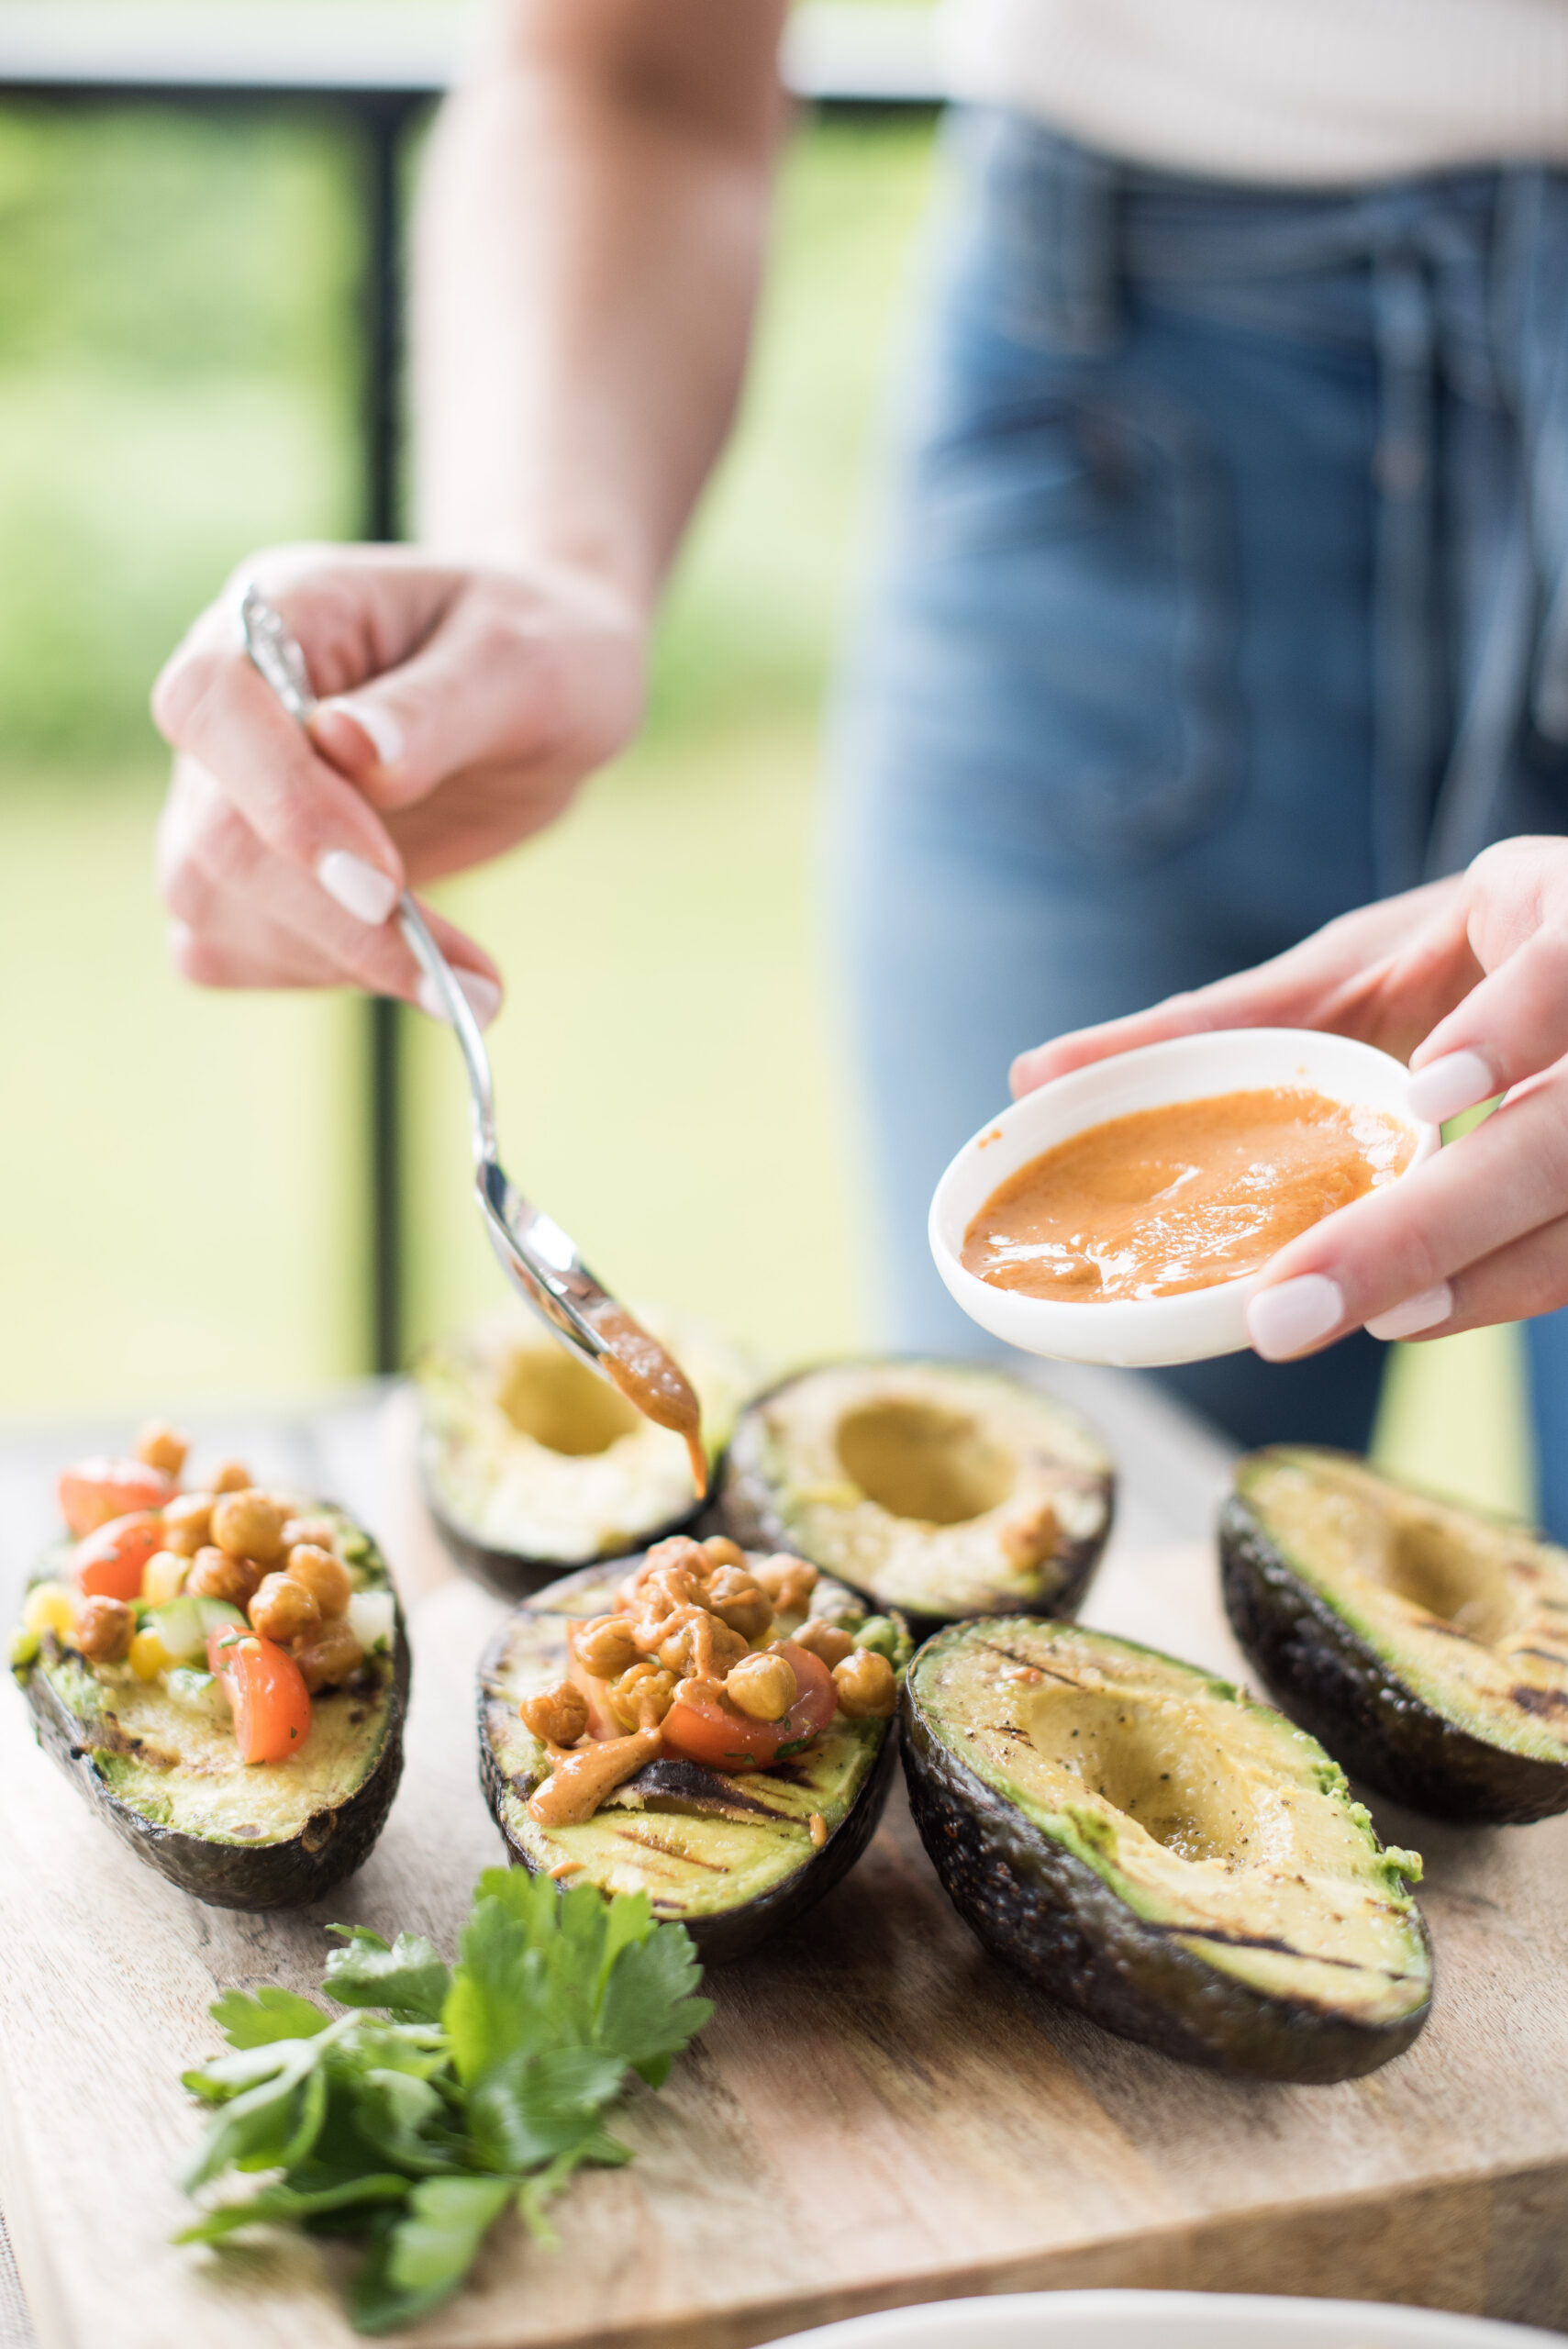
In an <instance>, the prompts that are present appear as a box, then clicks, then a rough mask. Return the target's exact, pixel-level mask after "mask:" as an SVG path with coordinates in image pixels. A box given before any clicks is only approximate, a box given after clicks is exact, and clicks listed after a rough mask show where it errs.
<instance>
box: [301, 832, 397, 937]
mask: <svg viewBox="0 0 1568 2349" xmlns="http://www.w3.org/2000/svg"><path fill="white" fill-rule="evenodd" d="M316 877H317V880H318V881H319V882H320V884H321V885H322V887H323V888H324V889H325V890H326V892H327V895H328V896H329V897H333V898H335V899H336V900H337V902H338V904H339V905H340V906H341V907H342V908H343V911H344V912H345V913H346V914H352V915H353V917H354V919H355V920H356V921H362V922H368V923H369V924H370V926H371V928H372V929H373V930H379V929H380V928H381V925H382V923H383V922H384V921H385V919H386V918H387V916H388V915H389V914H390V913H391V911H392V908H393V907H394V906H395V904H396V903H397V884H396V882H395V881H393V880H390V879H389V878H388V876H387V875H386V874H384V873H382V872H379V871H378V870H377V868H376V867H375V866H374V865H373V864H367V863H365V860H364V858H363V857H362V856H350V853H349V852H348V850H347V849H346V848H332V849H328V852H327V853H326V855H325V856H324V857H323V858H322V859H321V861H320V863H318V864H317V868H316Z"/></svg>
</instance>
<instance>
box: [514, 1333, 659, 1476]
mask: <svg viewBox="0 0 1568 2349" xmlns="http://www.w3.org/2000/svg"><path fill="white" fill-rule="evenodd" d="M496 1401H497V1402H498V1403H499V1405H500V1407H501V1409H502V1410H503V1411H504V1412H505V1413H506V1418H507V1419H509V1420H510V1422H511V1424H512V1426H513V1427H515V1428H516V1429H517V1433H518V1434H519V1435H526V1436H531V1437H532V1438H533V1441H534V1442H535V1443H539V1444H542V1445H543V1446H544V1448H545V1450H546V1451H547V1452H555V1453H562V1455H563V1456H564V1457H565V1458H566V1459H568V1460H585V1459H591V1458H593V1457H595V1455H596V1454H598V1453H604V1452H607V1451H608V1450H609V1448H610V1446H611V1444H612V1443H618V1442H620V1439H621V1438H622V1436H626V1435H632V1434H635V1432H636V1431H637V1426H638V1416H639V1415H638V1413H637V1412H636V1410H634V1408H632V1406H631V1404H629V1403H628V1401H627V1399H626V1397H625V1396H624V1395H621V1394H619V1393H617V1390H616V1388H615V1387H613V1386H606V1385H605V1384H604V1381H603V1380H602V1379H598V1378H595V1375H594V1374H593V1372H592V1371H591V1370H590V1369H588V1367H587V1365H586V1364H584V1363H581V1362H579V1361H577V1359H576V1358H575V1356H574V1355H572V1354H569V1353H563V1352H562V1350H561V1349H560V1348H559V1347H552V1348H551V1349H550V1352H549V1353H544V1352H542V1351H540V1350H539V1349H538V1348H530V1349H529V1350H528V1352H526V1353H523V1352H518V1353H515V1354H514V1355H513V1356H512V1358H511V1361H510V1362H509V1363H508V1364H507V1365H506V1371H505V1373H504V1375H503V1377H502V1381H501V1386H500V1391H499V1393H498V1394H497V1397H496Z"/></svg>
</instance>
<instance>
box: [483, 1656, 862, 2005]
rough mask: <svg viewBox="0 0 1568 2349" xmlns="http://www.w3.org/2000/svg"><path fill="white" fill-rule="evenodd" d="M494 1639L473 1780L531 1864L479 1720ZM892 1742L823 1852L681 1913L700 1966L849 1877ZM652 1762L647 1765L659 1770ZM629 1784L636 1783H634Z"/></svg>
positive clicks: (764, 1936) (747, 1944)
mask: <svg viewBox="0 0 1568 2349" xmlns="http://www.w3.org/2000/svg"><path fill="white" fill-rule="evenodd" d="M501 1647H502V1641H501V1639H500V1638H499V1637H498V1638H497V1639H496V1640H495V1642H493V1643H492V1647H491V1649H490V1651H489V1652H488V1653H486V1655H485V1658H484V1662H483V1663H482V1664H481V1665H480V1673H479V1785H480V1789H481V1792H482V1793H483V1794H484V1800H485V1802H486V1804H487V1805H488V1807H489V1811H490V1816H491V1818H492V1819H494V1820H495V1824H496V1826H497V1827H498V1828H499V1829H500V1831H501V1836H502V1840H503V1842H505V1843H506V1856H507V1858H508V1859H509V1860H510V1862H511V1865H513V1866H514V1867H523V1868H528V1867H530V1863H529V1860H528V1854H527V1853H526V1852H524V1851H523V1850H522V1849H521V1847H520V1846H519V1845H518V1844H517V1843H515V1842H513V1841H512V1838H511V1837H510V1835H508V1834H507V1832H506V1815H505V1811H504V1809H503V1801H504V1798H505V1797H506V1794H507V1793H508V1791H509V1783H508V1781H507V1779H506V1775H505V1773H504V1772H503V1770H502V1769H501V1766H500V1765H499V1763H498V1762H497V1761H496V1759H495V1749H494V1747H493V1746H492V1745H491V1742H490V1740H489V1737H488V1736H487V1734H486V1723H485V1718H484V1712H485V1705H486V1702H487V1699H486V1696H485V1683H486V1681H487V1680H488V1679H489V1677H490V1676H491V1675H492V1674H493V1672H494V1670H495V1665H496V1663H498V1661H499V1657H500V1653H501ZM897 1746H898V1724H897V1722H896V1720H894V1721H890V1722H889V1724H888V1731H887V1735H886V1736H885V1737H884V1740H883V1742H882V1751H881V1753H879V1754H878V1755H877V1758H876V1765H875V1767H874V1768H873V1770H872V1772H871V1775H870V1776H869V1777H868V1778H867V1779H866V1782H865V1784H864V1786H863V1787H862V1788H861V1790H860V1793H859V1794H858V1795H857V1796H856V1797H855V1801H854V1807H853V1809H851V1812H850V1815H849V1817H848V1818H847V1819H846V1820H845V1821H844V1823H843V1825H842V1826H841V1827H840V1829H839V1831H838V1833H837V1834H836V1835H832V1836H830V1837H829V1838H828V1842H827V1843H826V1844H825V1845H824V1846H823V1848H822V1850H821V1851H820V1852H818V1853H817V1854H815V1855H814V1856H813V1857H812V1858H811V1859H809V1860H806V1862H805V1863H804V1864H803V1865H801V1866H800V1867H798V1868H796V1870H795V1874H794V1875H793V1876H785V1878H784V1882H783V1883H782V1884H775V1885H773V1887H771V1888H770V1889H769V1890H768V1891H766V1892H764V1893H762V1895H761V1896H760V1898H757V1899H755V1900H749V1901H747V1902H745V1903H744V1904H743V1905H742V1906H741V1907H740V1908H737V1909H726V1910H725V1911H723V1912H722V1913H721V1914H720V1915H717V1916H713V1917H683V1918H681V1919H680V1920H678V1921H679V1922H680V1923H681V1924H683V1925H684V1927H685V1929H686V1931H687V1932H688V1933H690V1935H691V1937H692V1940H693V1942H694V1943H695V1946H696V1952H697V1955H698V1956H699V1957H700V1958H701V1959H702V1961H703V1964H704V1965H728V1964H729V1963H730V1961H731V1960H732V1959H734V1958H738V1957H745V1956H747V1955H748V1954H749V1953H750V1952H751V1951H752V1950H754V1949H755V1948H756V1947H757V1945H758V1943H761V1942H764V1941H767V1940H769V1939H771V1937H772V1936H773V1934H774V1933H777V1932H782V1931H783V1930H784V1926H785V1925H789V1924H793V1923H794V1921H795V1919H796V1918H797V1917H802V1916H804V1915H805V1913H806V1910H807V1909H814V1908H815V1907H816V1905H817V1902H818V1901H819V1900H821V1899H823V1898H825V1897H826V1895H827V1894H828V1893H829V1892H831V1891H832V1889H833V1887H834V1886H835V1885H836V1884H838V1883H840V1881H841V1880H842V1878H843V1877H845V1876H848V1874H849V1872H850V1870H851V1868H852V1867H853V1866H854V1865H855V1862H856V1861H857V1860H858V1859H859V1858H860V1857H861V1854H862V1853H863V1852H864V1850H865V1848H866V1845H867V1844H868V1843H869V1842H871V1839H872V1837H873V1835H874V1834H875V1832H876V1831H877V1827H878V1824H879V1823H880V1821H881V1819H882V1814H883V1810H884V1807H885V1805H886V1802H887V1793H888V1788H889V1787H891V1785H892V1783H893V1757H894V1755H895V1752H896V1751H897ZM658 1766H659V1765H657V1764H654V1765H653V1767H654V1768H655V1769H657V1768H658ZM632 1784H633V1785H634V1786H635V1785H636V1784H637V1780H636V1779H634V1780H633V1781H632Z"/></svg>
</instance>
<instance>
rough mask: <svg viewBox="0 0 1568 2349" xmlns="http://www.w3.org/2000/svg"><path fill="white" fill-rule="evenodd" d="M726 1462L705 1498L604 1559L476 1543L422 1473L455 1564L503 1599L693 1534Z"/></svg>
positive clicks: (434, 1518)
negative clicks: (586, 1567)
mask: <svg viewBox="0 0 1568 2349" xmlns="http://www.w3.org/2000/svg"><path fill="white" fill-rule="evenodd" d="M721 1466H722V1463H719V1464H716V1465H715V1468H714V1471H713V1475H712V1477H711V1479H710V1481H709V1484H708V1489H707V1491H706V1494H705V1495H704V1497H703V1498H702V1499H701V1500H700V1501H699V1500H694V1501H693V1503H692V1505H691V1507H690V1508H688V1509H684V1510H683V1511H682V1513H681V1515H680V1516H679V1517H673V1518H672V1519H671V1520H669V1522H668V1523H667V1524H665V1525H660V1526H655V1527H654V1528H653V1529H652V1530H651V1531H649V1532H646V1533H639V1534H638V1535H637V1536H636V1538H635V1540H634V1541H633V1542H632V1545H631V1547H630V1549H629V1550H628V1551H625V1552H606V1553H605V1555H604V1556H603V1557H602V1558H531V1557H528V1556H526V1555H525V1554H524V1553H523V1552H522V1551H520V1550H497V1549H494V1548H492V1547H491V1546H490V1545H489V1544H488V1543H486V1542H477V1541H475V1539H474V1537H473V1534H472V1533H467V1532H465V1531H463V1529H462V1526H461V1525H459V1524H457V1523H456V1521H455V1520H453V1519H452V1518H450V1517H449V1516H448V1515H447V1513H446V1511H445V1510H444V1509H443V1508H442V1507H441V1504H440V1502H439V1499H438V1498H437V1496H436V1493H435V1490H434V1487H433V1486H432V1484H431V1482H430V1479H429V1478H428V1477H426V1476H422V1477H421V1479H420V1483H421V1486H422V1489H423V1492H424V1497H425V1506H426V1508H428V1510H429V1512H430V1518H431V1521H432V1522H433V1524H434V1526H435V1529H436V1531H437V1532H438V1533H439V1535H440V1537H441V1542H442V1543H443V1545H444V1547H445V1548H446V1550H447V1552H448V1553H449V1555H450V1558H451V1561H452V1564H454V1565H455V1566H458V1567H460V1568H461V1569H462V1572H463V1573H464V1574H465V1575H473V1578H474V1580H475V1581H476V1582H482V1583H484V1586H485V1587H486V1589H488V1590H493V1591H494V1592H495V1596H496V1597H497V1598H508V1599H518V1598H532V1597H533V1595H534V1593H535V1592H536V1591H539V1590H547V1589H548V1588H549V1587H550V1584H551V1583H552V1582H559V1581H560V1580H561V1578H562V1575H570V1574H575V1573H576V1572H577V1571H578V1570H579V1569H580V1568H581V1567H583V1566H584V1565H593V1566H596V1565H605V1564H609V1563H610V1562H611V1561H612V1560H613V1559H614V1558H615V1557H616V1556H617V1555H624V1556H627V1557H636V1556H639V1554H640V1553H641V1552H642V1551H644V1550H651V1548H652V1547H653V1544H654V1543H655V1542H667V1541H668V1540H669V1539H670V1537H671V1535H672V1534H673V1533H690V1532H692V1531H694V1529H695V1527H696V1525H697V1523H698V1521H699V1520H700V1519H701V1518H702V1516H703V1514H704V1512H705V1511H706V1510H707V1509H708V1508H710V1507H711V1505H712V1499H713V1495H714V1493H715V1491H716V1490H717V1484H718V1476H719V1470H720V1467H721Z"/></svg>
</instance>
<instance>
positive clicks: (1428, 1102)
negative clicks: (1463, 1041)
mask: <svg viewBox="0 0 1568 2349" xmlns="http://www.w3.org/2000/svg"><path fill="white" fill-rule="evenodd" d="M1496 1091H1497V1076H1496V1070H1495V1069H1494V1068H1493V1066H1492V1063H1491V1062H1490V1061H1489V1060H1487V1058H1486V1057H1485V1053H1483V1052H1445V1053H1444V1054H1443V1056H1442V1058H1441V1060H1440V1061H1431V1062H1429V1063H1428V1065H1427V1066H1426V1067H1425V1068H1420V1069H1418V1070H1417V1071H1416V1074H1415V1075H1414V1076H1413V1077H1412V1078H1411V1079H1410V1093H1409V1101H1410V1114H1411V1116H1412V1117H1415V1118H1419V1119H1420V1121H1421V1123H1422V1124H1423V1125H1424V1126H1441V1125H1446V1124H1447V1122H1448V1120H1449V1119H1450V1118H1457V1117H1458V1115H1459V1113H1460V1111H1461V1110H1462V1109H1473V1108H1474V1107H1475V1105H1476V1103H1477V1102H1478V1101H1490V1099H1491V1098H1492V1096H1493V1094H1494V1093H1496Z"/></svg>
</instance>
